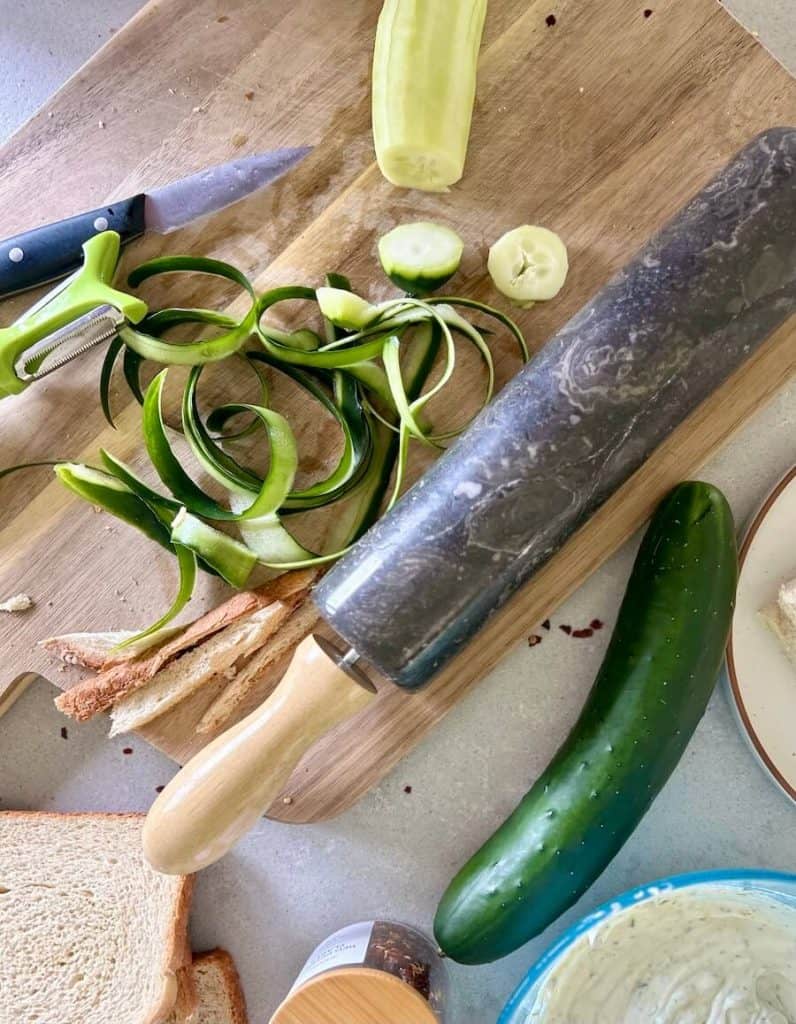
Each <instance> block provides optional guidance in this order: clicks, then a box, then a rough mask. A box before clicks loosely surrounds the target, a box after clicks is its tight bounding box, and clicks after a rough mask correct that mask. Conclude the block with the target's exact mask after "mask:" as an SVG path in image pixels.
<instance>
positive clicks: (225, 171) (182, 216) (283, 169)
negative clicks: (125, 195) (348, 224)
mask: <svg viewBox="0 0 796 1024" xmlns="http://www.w3.org/2000/svg"><path fill="white" fill-rule="evenodd" d="M309 152H310V148H309V147H307V146H300V147H297V148H292V149H274V150H271V151H270V152H267V153H255V154H253V155H252V156H246V157H242V158H241V159H239V160H231V161H230V162H229V163H226V164H219V165H218V166H216V167H208V168H206V169H205V170H203V171H199V172H198V173H196V174H192V175H190V176H189V177H187V178H181V179H180V180H179V181H174V182H172V183H171V184H170V185H164V186H163V187H162V188H157V189H153V190H152V191H150V192H141V193H139V194H138V195H135V196H131V197H130V198H129V199H120V200H119V201H118V202H115V203H110V204H108V205H107V206H102V207H99V208H98V209H96V210H91V211H90V212H88V213H81V214H78V215H77V216H76V217H69V218H68V219H66V220H61V221H57V222H55V223H53V224H45V225H42V227H38V228H33V229H32V230H31V231H25V232H23V233H22V234H19V235H14V236H13V237H12V238H6V239H5V240H4V241H2V242H0V298H3V297H5V296H8V295H13V294H15V293H16V292H21V291H26V290H27V289H28V288H34V287H36V286H37V285H41V284H46V283H47V282H48V281H54V280H57V279H58V278H60V277H65V276H66V275H67V274H70V273H72V271H74V270H76V269H77V268H78V267H79V266H80V263H81V257H82V246H83V243H84V242H86V241H88V239H89V238H91V237H93V236H94V235H96V234H99V233H100V232H102V231H108V230H110V231H116V232H117V233H118V234H119V235H120V237H121V240H122V244H125V243H126V242H129V241H131V240H132V239H134V238H138V237H139V236H140V235H143V234H144V233H145V232H147V231H154V232H155V233H156V234H160V235H165V234H168V233H169V232H170V231H176V230H177V228H181V227H184V226H185V225H186V224H189V223H190V222H191V221H193V220H196V219H197V218H199V217H205V216H207V215H208V214H211V213H216V212H217V211H218V210H223V209H224V208H225V207H227V206H230V205H231V204H232V203H236V202H238V200H239V199H243V198H245V197H246V196H248V195H251V194H252V193H253V192H257V191H258V190H259V189H261V188H264V187H265V186H266V185H270V184H271V183H272V182H274V181H276V179H277V178H280V177H281V176H282V175H283V174H286V173H287V172H288V171H289V170H290V169H291V168H292V167H295V166H296V164H297V163H299V162H300V161H301V160H303V159H304V157H305V156H306V155H307V154H308V153H309Z"/></svg>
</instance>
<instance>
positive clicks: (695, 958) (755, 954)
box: [498, 870, 796, 1024]
mask: <svg viewBox="0 0 796 1024" xmlns="http://www.w3.org/2000/svg"><path fill="white" fill-rule="evenodd" d="M571 1021H577V1022H578V1024H651V1022H652V1021H655V1022H656V1024H657V1022H660V1024H680V1022H681V1021H689V1022H690V1021H695V1022H697V1021H698V1022H700V1024H702V1022H711V1024H713V1022H716V1024H725V1022H726V1024H736V1022H737V1024H740V1022H743V1024H748V1022H755V1024H792V1022H796V875H792V874H786V873H783V872H777V871H756V870H734V871H706V872H698V873H693V874H686V875H675V876H673V877H670V878H664V879H661V880H660V881H657V882H653V883H651V884H649V885H645V886H642V887H641V888H638V889H631V890H629V891H628V892H626V893H623V894H622V895H621V896H617V897H616V899H613V900H610V901H609V902H607V903H604V904H602V906H600V907H598V908H597V909H596V910H595V911H594V912H593V913H591V914H588V915H587V916H586V917H583V918H581V919H580V921H578V922H577V923H576V924H574V925H573V926H572V927H571V928H569V929H568V930H567V931H566V932H564V934H563V935H562V936H561V937H560V938H559V939H558V940H557V941H556V942H555V943H554V944H553V945H552V946H550V948H549V949H548V950H547V951H546V952H545V953H544V954H543V955H542V956H541V957H540V958H539V960H537V961H536V963H535V964H534V965H533V967H531V969H530V971H529V972H528V974H527V975H526V977H525V979H524V980H523V981H522V983H521V984H520V986H519V987H518V988H517V990H516V991H515V992H514V995H513V996H512V997H511V999H510V1000H509V1001H508V1003H507V1004H506V1006H505V1008H504V1010H503V1012H502V1014H501V1015H500V1019H499V1021H498V1024H569V1022H571Z"/></svg>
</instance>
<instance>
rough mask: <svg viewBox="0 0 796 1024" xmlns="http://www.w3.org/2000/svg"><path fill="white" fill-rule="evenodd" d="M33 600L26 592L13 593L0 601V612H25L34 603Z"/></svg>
mask: <svg viewBox="0 0 796 1024" xmlns="http://www.w3.org/2000/svg"><path fill="white" fill-rule="evenodd" d="M34 603H35V602H34V600H33V598H32V597H29V596H28V595H27V594H14V596H13V597H9V598H8V599H7V600H6V601H3V602H2V603H0V612H26V611H28V610H29V609H31V608H32V607H33V605H34Z"/></svg>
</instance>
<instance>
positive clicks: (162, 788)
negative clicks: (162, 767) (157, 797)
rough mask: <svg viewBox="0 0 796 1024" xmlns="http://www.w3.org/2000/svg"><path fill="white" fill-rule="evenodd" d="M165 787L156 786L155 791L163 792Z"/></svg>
mask: <svg viewBox="0 0 796 1024" xmlns="http://www.w3.org/2000/svg"><path fill="white" fill-rule="evenodd" d="M165 788H166V787H165V786H155V792H156V793H162V792H163V790H164V789H165Z"/></svg>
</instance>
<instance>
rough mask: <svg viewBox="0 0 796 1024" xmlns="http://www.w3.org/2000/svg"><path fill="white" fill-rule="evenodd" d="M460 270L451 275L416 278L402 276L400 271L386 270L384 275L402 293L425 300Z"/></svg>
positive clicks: (421, 275) (425, 275)
mask: <svg viewBox="0 0 796 1024" xmlns="http://www.w3.org/2000/svg"><path fill="white" fill-rule="evenodd" d="M458 269H459V268H458V267H455V268H454V269H453V270H452V271H451V272H450V274H436V275H433V276H430V275H428V274H418V275H417V276H416V277H410V276H409V275H408V274H402V273H401V272H400V271H399V270H387V269H386V268H385V270H384V273H385V274H386V275H387V277H389V279H390V280H391V281H392V283H393V284H394V285H395V287H396V288H400V289H401V291H402V292H406V294H407V295H412V296H414V297H415V298H418V299H425V298H426V297H427V296H428V295H431V294H432V293H433V292H435V291H436V290H437V289H438V288H441V287H442V286H443V285H444V284H447V283H448V281H450V279H451V278H452V277H453V275H454V274H455V273H456V271H457V270H458Z"/></svg>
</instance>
